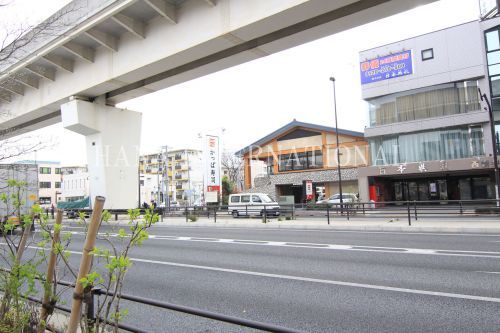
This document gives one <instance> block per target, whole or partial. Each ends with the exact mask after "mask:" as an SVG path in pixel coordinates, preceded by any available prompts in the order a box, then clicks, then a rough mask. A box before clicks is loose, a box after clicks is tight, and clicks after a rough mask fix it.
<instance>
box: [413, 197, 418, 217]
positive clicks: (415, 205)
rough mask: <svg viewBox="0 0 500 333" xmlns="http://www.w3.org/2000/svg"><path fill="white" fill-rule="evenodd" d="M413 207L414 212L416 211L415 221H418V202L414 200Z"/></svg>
mask: <svg viewBox="0 0 500 333" xmlns="http://www.w3.org/2000/svg"><path fill="white" fill-rule="evenodd" d="M413 207H414V210H415V221H417V220H418V216H417V201H416V200H413Z"/></svg>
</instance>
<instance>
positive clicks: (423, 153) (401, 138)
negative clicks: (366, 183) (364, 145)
mask: <svg viewBox="0 0 500 333" xmlns="http://www.w3.org/2000/svg"><path fill="white" fill-rule="evenodd" d="M369 143H370V150H371V158H372V161H371V162H372V165H389V164H396V163H410V162H420V161H439V160H452V159H460V158H469V157H474V156H483V155H484V143H483V131H482V127H481V126H468V127H457V128H447V129H442V130H437V131H429V132H417V133H410V134H401V135H398V136H388V137H387V136H383V137H378V138H374V139H370V140H369Z"/></svg>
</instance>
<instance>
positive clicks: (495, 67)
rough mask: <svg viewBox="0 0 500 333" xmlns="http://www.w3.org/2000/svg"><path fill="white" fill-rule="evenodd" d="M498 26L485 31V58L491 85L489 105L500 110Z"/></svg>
mask: <svg viewBox="0 0 500 333" xmlns="http://www.w3.org/2000/svg"><path fill="white" fill-rule="evenodd" d="M499 30H500V26H499V27H496V28H493V29H492V30H490V31H487V32H486V33H485V39H486V51H487V52H486V60H487V62H488V74H489V80H490V87H491V107H492V109H493V111H499V110H500V32H499Z"/></svg>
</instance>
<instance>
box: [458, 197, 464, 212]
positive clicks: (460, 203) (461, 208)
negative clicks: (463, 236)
mask: <svg viewBox="0 0 500 333" xmlns="http://www.w3.org/2000/svg"><path fill="white" fill-rule="evenodd" d="M458 204H459V205H460V215H463V214H464V209H463V207H462V201H461V200H460V201H459V202H458Z"/></svg>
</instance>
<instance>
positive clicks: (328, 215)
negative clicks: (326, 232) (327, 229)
mask: <svg viewBox="0 0 500 333" xmlns="http://www.w3.org/2000/svg"><path fill="white" fill-rule="evenodd" d="M326 220H327V221H328V225H330V207H328V206H326Z"/></svg>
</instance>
